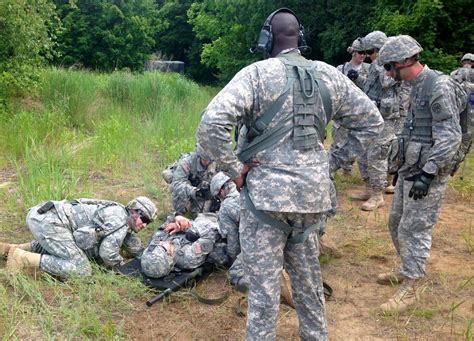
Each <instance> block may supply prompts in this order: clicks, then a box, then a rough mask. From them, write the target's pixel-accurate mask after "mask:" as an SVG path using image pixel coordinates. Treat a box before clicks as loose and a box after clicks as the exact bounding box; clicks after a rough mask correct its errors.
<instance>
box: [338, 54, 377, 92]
mask: <svg viewBox="0 0 474 341" xmlns="http://www.w3.org/2000/svg"><path fill="white" fill-rule="evenodd" d="M369 68H370V64H369V63H361V64H360V65H359V67H356V66H355V65H354V64H352V63H351V62H350V61H349V62H346V63H344V64H341V65H338V67H337V69H338V70H339V71H340V72H342V74H344V75H345V76H347V73H348V72H349V71H350V70H355V71H357V72H358V74H359V77H357V79H356V80H355V81H354V83H355V85H357V86H358V87H359V88H360V89H362V90H363V89H364V84H365V81H366V80H367V75H368V74H369Z"/></svg>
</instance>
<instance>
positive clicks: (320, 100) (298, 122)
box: [238, 53, 332, 162]
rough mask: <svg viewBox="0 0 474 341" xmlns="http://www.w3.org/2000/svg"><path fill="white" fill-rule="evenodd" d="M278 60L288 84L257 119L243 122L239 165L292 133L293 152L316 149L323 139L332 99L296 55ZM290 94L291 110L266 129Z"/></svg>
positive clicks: (312, 72) (330, 111)
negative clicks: (282, 64)
mask: <svg viewBox="0 0 474 341" xmlns="http://www.w3.org/2000/svg"><path fill="white" fill-rule="evenodd" d="M278 58H279V59H280V60H281V61H282V62H283V63H284V64H285V68H286V77H287V83H286V85H285V88H284V90H283V92H282V94H281V95H280V96H279V97H278V98H277V100H276V101H274V102H273V103H272V104H271V105H270V106H269V108H268V109H267V110H266V111H265V112H264V113H263V114H262V115H261V116H260V117H259V118H258V119H256V120H255V121H252V120H251V119H244V122H243V123H244V125H245V127H246V128H247V131H248V132H247V135H246V141H245V143H244V145H243V147H242V149H241V151H240V152H239V155H238V157H239V159H240V160H241V161H242V162H245V161H247V160H249V159H250V158H251V157H252V156H253V155H255V154H256V153H258V152H259V151H262V150H265V149H266V148H268V147H270V146H272V145H274V144H275V143H276V142H277V141H279V140H280V139H281V138H282V137H283V136H284V135H286V134H287V133H288V132H289V131H291V130H293V134H292V139H293V148H294V149H296V150H307V149H311V148H315V147H316V146H317V145H318V142H320V141H321V142H322V141H323V140H324V139H325V137H326V125H327V123H328V122H329V120H330V118H331V114H332V110H331V98H330V97H329V93H328V91H327V88H326V86H325V84H324V83H323V81H322V80H321V79H320V78H319V77H318V75H317V73H316V71H315V69H314V65H313V63H312V62H311V61H308V60H306V59H305V58H303V57H301V56H300V55H299V54H295V53H288V54H283V55H281V56H279V57H278ZM290 93H291V94H292V95H293V111H292V112H290V113H289V115H287V116H286V117H285V118H284V119H283V120H282V121H281V122H280V123H279V124H277V125H276V126H275V127H273V128H272V129H267V127H268V124H269V123H270V122H271V121H272V119H273V117H274V116H275V115H276V114H277V113H278V112H279V111H280V110H281V108H282V106H283V104H284V103H285V101H286V99H287V98H288V96H289V94H290Z"/></svg>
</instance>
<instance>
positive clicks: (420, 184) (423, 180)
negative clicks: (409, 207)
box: [405, 172, 435, 200]
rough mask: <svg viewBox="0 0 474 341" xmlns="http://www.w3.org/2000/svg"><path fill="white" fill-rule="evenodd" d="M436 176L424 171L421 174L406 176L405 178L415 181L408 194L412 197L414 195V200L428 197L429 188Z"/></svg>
mask: <svg viewBox="0 0 474 341" xmlns="http://www.w3.org/2000/svg"><path fill="white" fill-rule="evenodd" d="M434 177H435V176H434V175H433V174H428V173H425V172H422V173H420V174H415V175H413V176H410V177H408V178H405V180H408V181H413V186H412V187H411V189H410V192H409V193H408V196H409V197H410V198H411V197H413V200H418V199H422V198H423V197H426V196H427V195H428V189H429V188H430V184H431V181H433V179H434Z"/></svg>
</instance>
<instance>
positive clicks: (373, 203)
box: [361, 190, 384, 211]
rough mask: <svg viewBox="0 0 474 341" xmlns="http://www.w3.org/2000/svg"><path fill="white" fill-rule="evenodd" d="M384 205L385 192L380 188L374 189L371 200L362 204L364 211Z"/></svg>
mask: <svg viewBox="0 0 474 341" xmlns="http://www.w3.org/2000/svg"><path fill="white" fill-rule="evenodd" d="M383 205H384V201H383V194H382V191H380V190H373V191H372V195H371V196H370V198H369V200H367V201H366V202H364V203H363V204H362V206H361V209H362V211H373V210H376V209H377V208H379V207H382V206H383Z"/></svg>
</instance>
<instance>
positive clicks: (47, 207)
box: [37, 201, 54, 214]
mask: <svg viewBox="0 0 474 341" xmlns="http://www.w3.org/2000/svg"><path fill="white" fill-rule="evenodd" d="M53 207H54V203H53V202H52V201H47V202H45V203H44V205H43V206H41V207H40V208H38V210H37V212H38V213H39V214H45V213H46V212H48V211H49V210H51V209H52V208H53Z"/></svg>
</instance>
